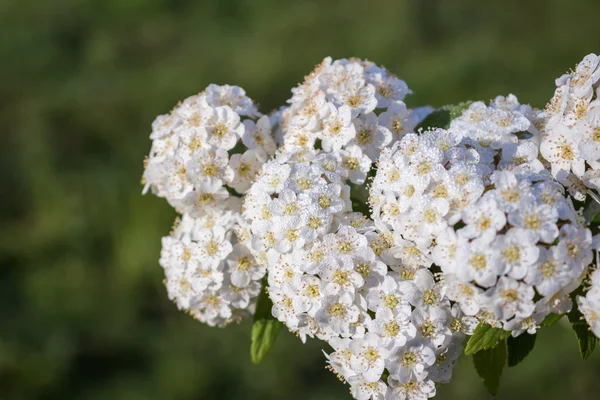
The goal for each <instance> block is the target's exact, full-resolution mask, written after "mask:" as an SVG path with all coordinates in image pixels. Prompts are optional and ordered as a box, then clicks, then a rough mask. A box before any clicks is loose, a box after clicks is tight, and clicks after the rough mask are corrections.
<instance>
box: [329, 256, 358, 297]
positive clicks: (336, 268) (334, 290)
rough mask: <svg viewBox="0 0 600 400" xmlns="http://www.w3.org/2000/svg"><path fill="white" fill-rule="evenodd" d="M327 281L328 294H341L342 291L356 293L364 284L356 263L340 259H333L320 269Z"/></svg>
mask: <svg viewBox="0 0 600 400" xmlns="http://www.w3.org/2000/svg"><path fill="white" fill-rule="evenodd" d="M320 275H321V276H322V277H323V281H324V282H325V294H326V295H340V294H341V293H342V292H351V293H354V292H355V291H356V289H358V288H360V287H361V286H362V285H363V284H364V280H363V278H362V276H361V275H360V274H359V273H358V272H356V271H355V270H354V265H353V264H350V263H344V262H343V261H341V260H339V259H335V258H333V259H331V261H330V262H329V264H328V265H327V266H326V267H325V268H323V269H322V270H321V271H320Z"/></svg>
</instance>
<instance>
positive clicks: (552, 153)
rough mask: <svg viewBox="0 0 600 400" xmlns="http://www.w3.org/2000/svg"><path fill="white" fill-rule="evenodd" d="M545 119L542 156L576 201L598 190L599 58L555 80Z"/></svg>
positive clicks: (591, 57)
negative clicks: (588, 192)
mask: <svg viewBox="0 0 600 400" xmlns="http://www.w3.org/2000/svg"><path fill="white" fill-rule="evenodd" d="M556 86H557V88H556V91H555V92H554V97H553V98H552V99H551V100H550V103H549V104H548V106H547V108H546V111H545V113H544V118H545V119H546V126H545V129H544V130H543V135H542V138H543V139H542V143H541V147H540V150H541V153H542V155H543V156H544V158H545V159H546V160H548V161H549V162H550V164H551V165H552V174H553V175H554V176H555V177H556V178H557V179H558V180H559V181H560V182H561V183H563V184H564V185H565V186H566V187H568V188H569V191H570V193H571V195H572V196H573V197H574V198H575V199H577V200H580V201H582V200H585V198H586V195H587V191H588V188H590V189H594V190H597V189H598V188H599V187H600V99H599V97H600V56H597V55H595V54H589V55H587V56H586V57H585V58H584V59H583V60H582V61H581V62H580V63H579V65H577V67H576V68H575V70H574V71H572V72H570V73H569V74H564V75H563V76H561V77H560V78H558V79H556Z"/></svg>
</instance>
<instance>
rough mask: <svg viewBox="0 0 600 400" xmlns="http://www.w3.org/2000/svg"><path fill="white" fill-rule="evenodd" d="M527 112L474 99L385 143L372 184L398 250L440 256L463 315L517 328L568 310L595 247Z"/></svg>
mask: <svg viewBox="0 0 600 400" xmlns="http://www.w3.org/2000/svg"><path fill="white" fill-rule="evenodd" d="M535 114H536V112H535V111H533V110H531V109H530V108H528V107H524V106H521V105H519V104H518V103H517V101H516V98H514V96H509V97H507V98H502V97H499V98H497V99H496V100H495V101H494V102H492V104H491V105H490V106H485V105H484V104H483V103H479V102H478V103H473V104H472V105H471V106H470V107H469V108H468V109H466V110H465V111H464V112H463V114H462V115H461V116H460V117H459V118H457V119H455V120H453V121H452V123H451V124H450V128H449V129H448V130H443V129H437V130H434V131H428V132H423V133H421V134H420V135H417V134H408V135H406V136H405V137H404V138H403V139H402V140H401V141H400V142H398V143H396V144H395V145H394V146H392V148H391V149H388V150H385V151H384V152H383V153H382V155H381V158H380V160H379V169H378V172H377V175H376V177H375V180H374V182H373V185H372V189H371V203H372V206H373V219H374V220H375V223H376V224H377V223H378V222H379V221H381V223H383V224H385V226H386V228H388V229H390V231H391V232H392V233H393V236H394V246H393V248H392V251H393V252H394V254H395V256H396V257H399V258H400V260H401V262H402V263H403V264H404V265H407V266H412V265H416V266H419V267H426V268H434V269H435V268H440V269H441V272H442V273H443V280H444V288H445V290H446V292H445V294H446V296H447V297H448V299H450V300H451V301H452V302H456V303H457V304H458V305H459V307H460V309H461V311H462V312H463V313H464V314H465V315H468V316H476V317H477V318H478V319H479V320H481V321H483V322H486V323H489V324H491V325H493V326H497V327H502V328H504V329H505V330H507V331H511V332H512V334H513V335H514V336H517V335H519V334H521V333H522V332H524V331H528V332H529V333H534V332H535V331H536V329H537V328H538V327H539V326H540V323H541V322H542V320H543V319H544V318H545V317H546V316H547V315H548V314H549V313H551V312H553V313H557V314H563V313H565V312H566V311H568V310H570V308H571V301H570V300H569V296H568V295H569V293H570V292H572V291H573V290H575V289H576V288H577V287H578V286H579V285H580V283H581V281H582V279H583V277H584V276H585V273H586V270H587V266H588V265H589V263H590V262H591V261H592V257H593V254H592V250H591V232H590V231H589V229H587V228H585V227H583V226H582V225H581V224H580V222H579V220H578V215H577V213H576V212H575V210H574V207H573V204H572V203H571V201H570V200H569V199H568V198H566V197H565V196H564V195H563V188H562V186H561V185H560V184H559V183H557V182H555V181H554V180H553V179H552V177H551V176H550V174H549V173H548V172H547V171H546V170H545V169H544V166H543V165H542V163H541V162H540V161H539V160H538V152H537V146H536V144H535V142H536V140H537V135H536V133H537V132H536V131H537V129H536V128H535V124H534V123H532V122H534V121H535Z"/></svg>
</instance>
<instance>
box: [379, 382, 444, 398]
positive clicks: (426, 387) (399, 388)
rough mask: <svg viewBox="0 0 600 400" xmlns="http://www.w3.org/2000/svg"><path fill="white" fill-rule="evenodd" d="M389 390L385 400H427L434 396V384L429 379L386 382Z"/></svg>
mask: <svg viewBox="0 0 600 400" xmlns="http://www.w3.org/2000/svg"><path fill="white" fill-rule="evenodd" d="M388 382H389V385H390V388H391V390H389V391H388V393H387V395H386V397H385V398H386V400H427V399H430V398H432V397H434V396H435V393H436V390H435V384H434V383H433V381H432V380H430V379H424V380H422V381H416V380H414V379H412V380H410V381H408V382H400V381H396V380H394V379H389V380H388Z"/></svg>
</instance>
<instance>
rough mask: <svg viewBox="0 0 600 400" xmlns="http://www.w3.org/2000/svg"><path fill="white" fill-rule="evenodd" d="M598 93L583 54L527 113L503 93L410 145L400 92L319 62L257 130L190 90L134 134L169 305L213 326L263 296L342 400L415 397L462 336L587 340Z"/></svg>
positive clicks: (232, 96)
mask: <svg viewBox="0 0 600 400" xmlns="http://www.w3.org/2000/svg"><path fill="white" fill-rule="evenodd" d="M599 81H600V57H598V56H596V55H594V54H590V55H588V56H586V57H585V58H584V60H583V61H582V62H581V63H580V64H579V65H578V66H577V68H576V70H575V71H572V72H571V73H569V74H566V75H563V76H562V77H561V78H559V79H557V80H556V85H557V89H556V92H555V95H554V97H553V99H552V100H551V102H550V104H549V105H548V107H547V108H546V109H545V110H544V111H541V110H537V109H534V108H532V107H531V106H528V105H525V104H520V103H519V101H518V100H517V98H516V96H514V95H512V94H511V95H508V96H506V97H504V96H498V97H496V98H495V99H493V100H492V101H490V103H489V104H487V103H484V102H480V101H477V102H469V103H461V104H460V105H459V106H456V107H451V108H448V107H445V108H443V109H441V110H439V111H448V110H452V112H451V113H449V114H450V115H451V117H450V118H451V121H449V122H448V123H443V124H440V125H435V124H433V125H432V126H431V127H430V128H427V127H425V128H423V126H428V124H427V123H425V122H423V121H424V119H425V118H426V117H427V116H428V114H430V113H431V112H432V111H433V109H432V108H430V107H421V108H416V109H410V108H408V107H407V105H406V104H405V103H404V99H405V97H406V96H407V95H408V94H410V93H411V90H410V89H409V88H408V86H407V85H406V83H405V82H404V81H403V80H401V79H399V78H398V77H396V76H394V75H393V74H391V73H390V72H389V71H387V70H386V69H385V68H383V67H379V66H377V65H376V64H374V63H372V62H369V61H363V60H359V59H354V58H353V59H341V60H336V61H333V60H332V59H331V58H329V57H328V58H325V59H324V60H323V62H322V63H321V64H319V65H318V66H317V67H316V68H315V70H314V71H312V72H311V73H310V74H309V75H308V76H306V77H305V79H304V81H303V82H302V83H301V84H300V85H299V86H298V87H296V88H294V89H292V97H291V98H290V99H289V100H288V105H286V106H284V107H281V108H279V109H278V110H277V111H276V112H273V113H271V114H270V115H262V114H260V113H259V112H258V110H257V108H256V106H255V105H254V102H253V101H252V100H251V99H250V98H249V97H247V96H246V94H245V92H244V90H243V89H241V88H239V87H237V86H229V85H223V86H218V85H210V86H208V87H207V88H206V89H205V90H204V91H203V92H202V93H200V94H198V95H196V96H192V97H189V98H187V99H186V100H184V101H183V102H181V103H179V104H178V105H177V106H176V107H175V108H174V109H173V110H172V111H171V112H170V113H168V114H165V115H162V116H159V117H158V118H157V119H156V120H155V121H154V123H153V125H152V133H151V135H150V138H151V140H152V148H151V151H150V155H149V157H148V158H147V159H146V161H145V171H144V175H143V181H144V184H145V188H144V191H148V190H151V191H152V193H154V194H156V195H157V196H159V197H163V198H165V199H166V200H167V201H168V202H169V204H170V205H171V206H173V207H174V208H175V209H176V210H177V211H178V212H179V213H180V214H181V217H180V218H178V219H177V221H176V224H175V226H174V227H173V230H172V232H171V233H170V234H169V235H168V236H166V237H164V238H163V239H162V251H161V256H160V265H161V266H162V267H163V268H164V273H165V285H166V287H167V292H168V296H169V298H170V299H171V300H173V301H174V302H175V303H176V305H177V307H178V308H179V309H182V310H185V311H186V312H188V313H189V314H190V315H192V316H193V317H195V318H196V319H198V320H199V321H201V322H204V323H206V324H208V325H211V326H220V327H222V326H225V325H227V324H228V323H230V322H233V321H239V320H240V319H241V318H243V317H245V316H250V315H252V314H253V313H254V312H255V308H256V305H257V299H258V296H259V294H260V293H267V294H268V297H269V298H270V300H271V302H272V306H271V304H270V303H269V302H268V299H266V298H264V299H265V302H263V301H262V300H261V301H260V302H259V304H266V305H267V307H266V309H268V308H269V307H270V308H271V310H270V311H271V314H272V316H273V317H274V318H275V319H277V320H278V321H281V322H282V323H283V324H285V325H286V327H287V328H288V329H289V330H290V331H292V332H294V333H296V334H297V335H298V337H299V338H300V339H301V340H302V341H303V342H304V341H306V340H307V338H317V339H319V340H322V341H324V342H326V343H327V344H328V346H329V347H330V350H328V351H327V352H326V353H325V356H326V359H327V364H328V369H330V370H331V371H332V372H334V373H335V374H336V375H337V376H338V377H339V378H340V380H343V381H345V382H347V383H348V384H349V385H350V391H351V394H352V396H353V397H354V398H355V399H358V400H368V399H376V400H396V399H398V400H405V399H408V400H425V399H428V398H431V397H433V396H435V393H436V385H437V384H438V383H446V382H448V381H449V380H450V378H451V376H452V369H453V367H454V364H455V363H456V361H457V359H458V357H459V355H460V354H461V353H462V350H463V343H464V342H465V337H466V336H469V335H472V334H473V332H474V331H475V329H476V327H477V326H478V325H480V324H489V325H491V326H493V327H494V328H499V329H503V330H505V331H506V332H507V335H508V332H510V334H512V335H513V336H515V337H516V336H518V335H521V334H524V333H526V334H534V333H535V332H536V331H537V329H538V328H540V326H541V324H542V321H543V320H544V319H545V318H546V317H547V316H548V315H549V314H550V313H554V314H559V315H563V314H566V313H568V312H570V311H573V313H575V312H580V313H581V315H580V316H581V317H582V319H585V321H586V323H587V324H588V325H589V327H590V328H591V330H592V332H593V333H594V334H595V335H596V336H598V335H600V318H599V315H600V275H599V274H600V273H599V272H598V270H597V269H596V270H594V267H593V266H592V264H593V262H594V256H595V253H594V250H598V248H600V239H599V238H600V236H595V237H592V231H591V230H590V229H589V228H590V227H592V228H594V226H593V225H597V223H596V222H593V223H592V224H590V223H588V222H586V219H585V218H584V215H586V216H588V220H589V215H588V214H592V213H593V212H592V211H591V210H593V208H591V207H589V206H588V203H585V204H584V203H581V202H580V201H583V200H586V196H587V195H588V194H592V196H591V197H592V198H593V199H595V200H598V202H600V197H599V196H597V193H596V192H597V189H598V187H599V186H600V167H599V166H600V145H598V144H599V143H600V106H599V104H600V103H599V101H600V100H599V95H600V83H599ZM456 110H459V111H456ZM461 110H462V112H461ZM459 113H460V115H456V114H459ZM437 115H439V114H434V115H433V116H432V118H431V119H429V118H428V119H427V121H433V120H436V117H437ZM452 118H453V119H452ZM436 123H437V121H436ZM439 126H443V127H444V128H445V129H442V128H439ZM590 190H592V192H590ZM573 200H575V201H573ZM590 200H591V199H590ZM586 207H587V208H586ZM584 211H585V212H584ZM596 220H597V217H596ZM594 231H596V230H594ZM596 255H597V254H596ZM597 262H598V260H597V259H596V263H597ZM587 277H589V278H590V279H586V278H587ZM572 300H576V303H577V304H576V306H577V307H576V309H574V308H573V302H572ZM259 307H260V308H261V314H262V312H263V308H262V306H260V305H259ZM571 316H572V315H569V317H570V319H571ZM271 322H273V321H271ZM579 323H583V321H581V322H579Z"/></svg>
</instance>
